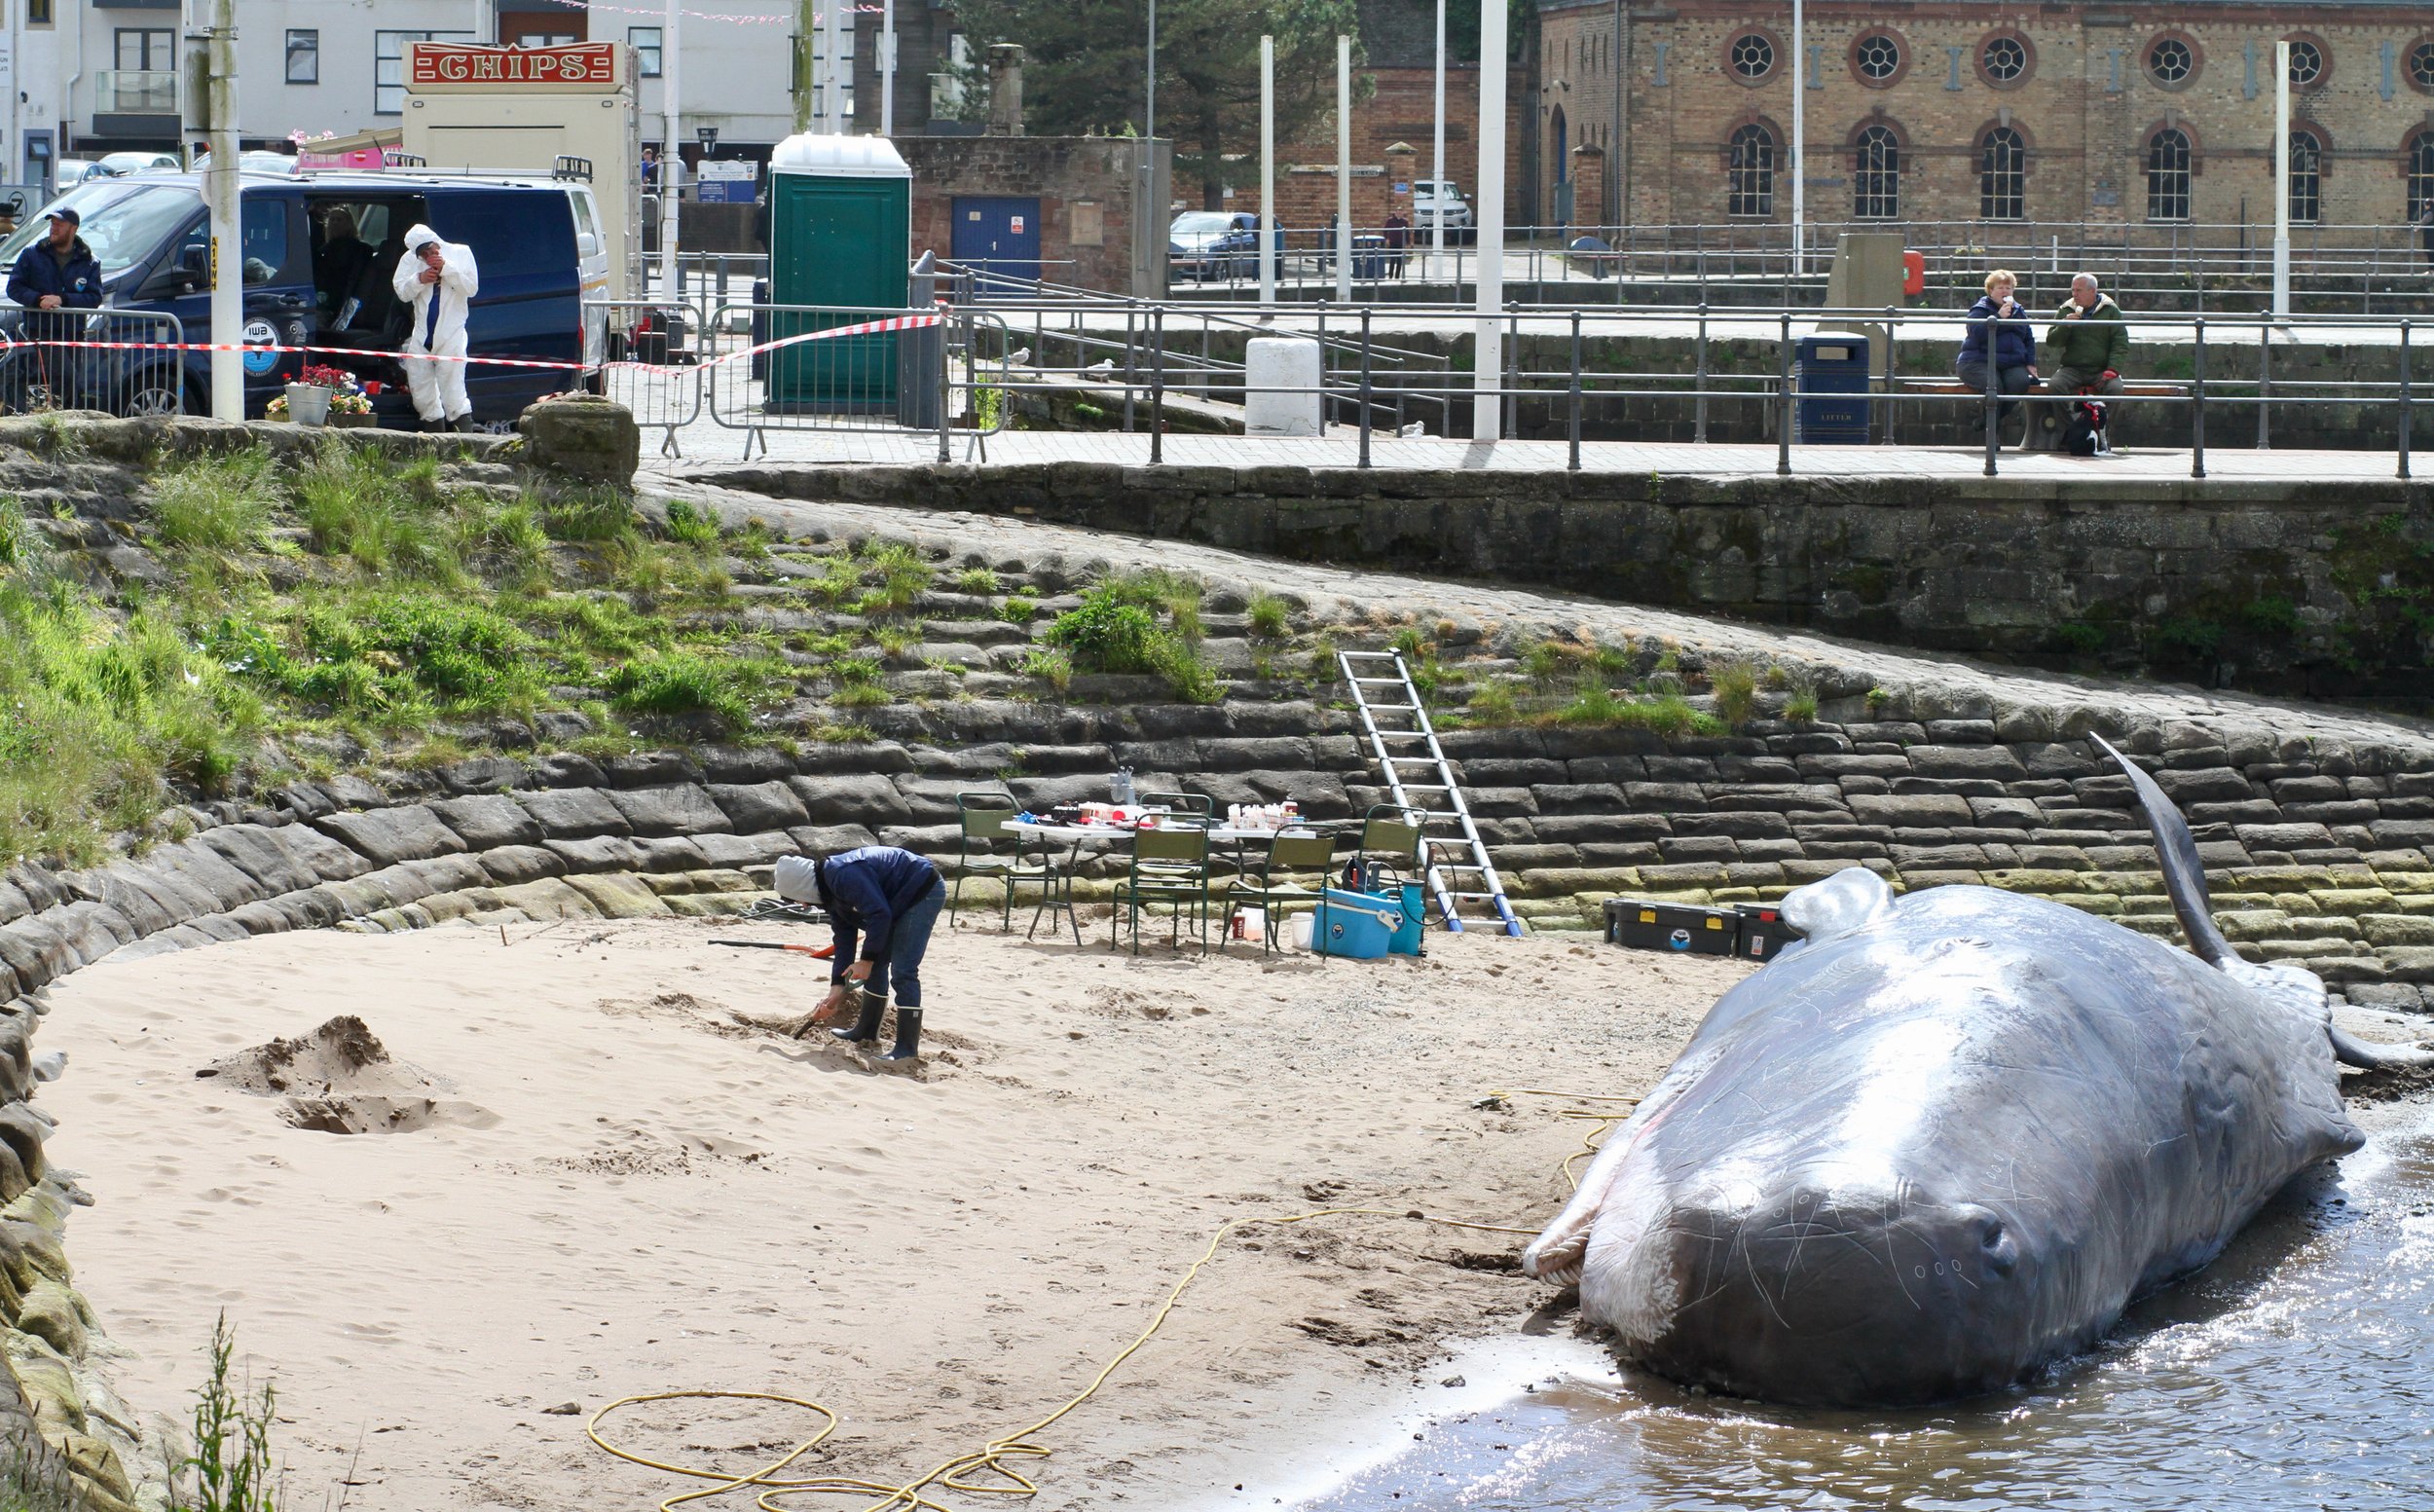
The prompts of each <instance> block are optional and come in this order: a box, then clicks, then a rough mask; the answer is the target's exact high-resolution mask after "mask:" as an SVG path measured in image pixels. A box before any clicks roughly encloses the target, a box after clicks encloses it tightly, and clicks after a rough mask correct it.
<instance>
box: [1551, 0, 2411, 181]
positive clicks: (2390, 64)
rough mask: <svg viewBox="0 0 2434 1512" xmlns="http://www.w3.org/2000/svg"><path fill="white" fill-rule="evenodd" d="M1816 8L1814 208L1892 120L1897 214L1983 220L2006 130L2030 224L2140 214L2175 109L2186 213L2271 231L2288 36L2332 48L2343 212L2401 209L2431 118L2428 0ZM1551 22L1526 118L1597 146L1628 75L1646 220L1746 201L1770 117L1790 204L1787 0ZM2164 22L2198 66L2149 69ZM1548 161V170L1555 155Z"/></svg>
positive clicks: (2328, 134)
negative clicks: (2001, 54) (1998, 67)
mask: <svg viewBox="0 0 2434 1512" xmlns="http://www.w3.org/2000/svg"><path fill="white" fill-rule="evenodd" d="M1807 25H1808V38H1807V41H1808V44H1809V47H1810V49H1811V52H1812V62H1811V73H1810V88H1809V90H1808V92H1807V93H1808V105H1807V109H1808V133H1807V134H1808V148H1809V153H1810V160H1809V197H1808V198H1809V213H1810V215H1811V217H1812V218H1813V219H1817V220H1842V219H1846V218H1849V217H1850V216H1851V215H1852V214H1853V212H1854V208H1855V206H1854V203H1853V191H1854V184H1853V178H1854V165H1853V153H1852V149H1851V144H1852V142H1853V141H1854V139H1855V137H1856V136H1857V135H1858V134H1859V133H1860V132H1862V130H1864V129H1867V128H1868V127H1871V126H1881V127H1884V128H1886V129H1889V130H1890V131H1891V132H1892V134H1893V136H1894V138H1895V140H1896V141H1897V142H1898V143H1899V147H1900V150H1901V160H1902V161H1901V176H1900V186H1899V206H1898V216H1899V219H1902V220H1906V221H1913V222H1915V221H1919V220H1972V219H1975V218H1977V217H1978V216H1979V214H1980V209H1981V205H1980V188H1981V185H1980V161H1979V158H1980V146H1981V143H1982V142H1983V140H1984V138H1985V135H1986V133H1987V132H1988V130H1989V129H1994V128H1998V127H2003V128H2009V129H2014V130H2016V131H2018V132H2019V133H2020V136H2021V138H2022V141H2023V144H2024V146H2025V148H2026V166H2025V179H2024V184H2023V188H2024V204H2023V209H2024V211H2025V214H2026V216H2027V218H2029V219H2033V220H2051V221H2072V220H2081V219H2089V220H2096V221H2111V220H2121V219H2127V220H2130V221H2143V220H2145V219H2147V210H2148V204H2147V173H2146V167H2147V152H2148V143H2149V140H2150V138H2151V136H2152V135H2153V133H2154V132H2155V131H2156V130H2157V129H2158V128H2162V127H2167V126H2168V127H2171V128H2173V129H2179V130H2182V131H2184V132H2186V134H2187V135H2188V136H2189V138H2190V141H2191V144H2192V147H2193V149H2194V157H2193V163H2192V168H2193V172H2192V174H2191V178H2190V205H2189V209H2190V217H2191V218H2192V219H2194V220H2197V221H2200V222H2213V223H2234V224H2235V223H2238V222H2239V221H2240V220H2241V219H2242V217H2243V214H2244V216H2245V219H2246V221H2247V223H2248V224H2250V225H2252V226H2260V227H2269V226H2270V225H2271V223H2272V219H2273V203H2272V195H2273V189H2272V173H2273V44H2274V42H2275V40H2276V39H2277V38H2281V37H2285V36H2299V37H2304V38H2305V39H2306V40H2308V41H2310V42H2312V43H2313V44H2315V45H2316V46H2317V47H2318V48H2319V49H2320V50H2321V53H2322V55H2323V57H2324V58H2325V60H2326V62H2327V64H2328V66H2327V67H2325V69H2324V70H2323V73H2322V76H2321V77H2320V78H2319V79H2318V80H2317V81H2316V82H2315V83H2314V84H2313V85H2312V86H2310V87H2308V88H2305V89H2302V90H2295V91H2294V98H2293V116H2294V119H2295V120H2296V121H2297V122H2298V123H2300V124H2301V125H2303V126H2305V127H2308V128H2310V129H2313V130H2314V131H2315V132H2316V133H2317V134H2318V136H2319V137H2320V138H2321V139H2322V140H2323V142H2324V144H2325V147H2326V152H2325V158H2324V172H2323V181H2322V197H2323V210H2322V219H2323V220H2325V221H2326V222H2329V223H2343V224H2371V225H2379V226H2387V227H2388V226H2396V225H2398V224H2400V223H2401V222H2402V221H2403V220H2404V218H2405V217H2406V212H2407V209H2408V200H2407V193H2408V185H2407V179H2406V177H2405V174H2404V172H2403V159H2404V154H2405V153H2406V151H2407V149H2408V147H2409V145H2410V143H2411V141H2412V139H2413V138H2414V137H2415V135H2416V133H2417V132H2419V131H2421V130H2425V129H2434V89H2429V88H2428V87H2427V86H2423V85H2420V84H2419V83H2418V82H2417V81H2416V78H2415V75H2414V73H2413V70H2412V67H2411V59H2412V55H2413V54H2414V53H2415V51H2416V48H2417V47H2418V46H2419V45H2420V44H2423V43H2426V42H2428V41H2434V13H2428V12H2427V11H2426V10H2425V9H2424V8H2422V7H2410V6H2404V5H2387V4H2357V5H2343V4H2318V5H2288V4H2286V5H2280V6H2272V5H2262V6H2257V7H2253V8H2242V9H2239V10H2236V11H2234V10H2231V9H2230V8H2224V9H2223V11H2222V12H2221V13H2220V15H2219V16H2218V15H2215V14H2209V13H2208V12H2206V11H2202V10H2200V11H2195V12H2192V11H2190V10H2188V9H2186V8H2178V7H2171V6H2164V5H2150V4H2116V5H2111V6H2105V7H2098V6H2093V5H2077V4H2056V5H2046V6H2042V7H2030V6H2016V7H2014V6H2005V5H1981V4H1950V3H1947V4H1940V5H1937V4H1920V5H1916V6H1912V7H1904V8H1902V9H1900V10H1899V11H1898V12H1897V11H1891V10H1887V9H1885V8H1883V7H1878V6H1872V5H1865V4H1845V3H1837V0H1818V3H1816V4H1813V5H1811V6H1810V7H1809V8H1808V14H1807ZM1539 30H1540V35H1539V39H1538V57H1537V63H1538V69H1539V73H1540V80H1541V88H1540V91H1539V95H1538V98H1537V99H1536V100H1534V101H1533V102H1532V112H1531V119H1530V127H1531V129H1534V130H1536V131H1537V132H1538V133H1539V137H1540V140H1541V141H1542V142H1545V143H1547V144H1548V145H1549V147H1550V149H1551V146H1552V140H1553V124H1554V119H1555V117H1554V112H1555V111H1556V110H1557V109H1559V108H1560V109H1562V110H1563V111H1564V112H1565V120H1566V123H1567V128H1568V129H1569V133H1570V140H1571V141H1572V142H1573V143H1577V142H1580V141H1583V140H1587V141H1598V140H1599V139H1600V135H1601V134H1602V133H1604V131H1605V130H1606V129H1607V126H1606V123H1607V122H1608V120H1609V115H1610V111H1611V108H1612V100H1613V92H1614V90H1615V88H1616V86H1617V85H1618V84H1621V85H1625V86H1627V94H1628V110H1627V113H1626V114H1627V121H1626V129H1625V133H1624V134H1625V137H1626V139H1627V140H1626V143H1625V151H1624V152H1623V154H1622V156H1621V158H1620V161H1619V162H1618V165H1617V166H1618V170H1619V172H1620V174H1621V176H1622V178H1623V179H1624V180H1625V181H1626V182H1627V183H1628V185H1629V189H1628V208H1629V213H1630V215H1631V217H1632V218H1633V220H1634V221H1635V222H1637V223H1640V224H1657V223H1673V224H1690V223H1694V222H1702V223H1714V222H1719V221H1723V220H1726V219H1728V218H1729V217H1728V214H1727V210H1728V205H1727V203H1726V172H1725V151H1726V143H1727V141H1728V140H1729V139H1730V137H1731V135H1732V133H1733V131H1734V130H1735V129H1738V128H1740V127H1743V126H1747V125H1752V124H1762V125H1764V126H1766V127H1767V128H1768V129H1769V130H1770V131H1772V132H1773V133H1774V136H1775V140H1776V143H1777V149H1778V154H1779V158H1778V172H1777V175H1776V181H1775V196H1774V204H1773V215H1772V218H1773V219H1775V220H1787V219H1789V211H1790V193H1789V190H1790V183H1789V166H1788V160H1789V145H1790V124H1791V123H1790V110H1791V77H1790V67H1791V63H1792V58H1791V51H1792V45H1791V39H1790V36H1789V24H1788V21H1787V18H1786V13H1785V12H1784V10H1783V8H1781V7H1779V6H1755V5H1748V4H1734V3H1702V0H1687V3H1683V4H1679V5H1675V6H1672V7H1669V8H1667V9H1666V10H1664V11H1662V12H1656V11H1644V10H1643V11H1641V12H1640V13H1639V14H1638V15H1636V16H1627V18H1626V21H1625V34H1624V36H1623V37H1622V38H1620V39H1617V37H1616V35H1615V16H1614V10H1613V7H1612V6H1611V5H1610V4H1609V3H1605V0H1550V3H1549V4H1548V5H1547V7H1546V9H1545V10H1544V11H1543V12H1542V14H1541V17H1540V21H1539ZM1874 34H1882V35H1885V36H1887V37H1889V38H1890V39H1891V40H1892V41H1893V42H1894V43H1895V45H1896V49H1897V51H1896V55H1895V58H1894V62H1893V68H1892V72H1891V74H1890V76H1889V77H1887V78H1885V79H1883V80H1878V81H1870V80H1867V79H1864V78H1863V77H1862V73H1861V70H1860V67H1859V63H1858V59H1857V57H1856V55H1855V52H1856V48H1857V45H1859V44H1861V43H1862V41H1863V40H1865V39H1866V38H1867V37H1868V36H1870V35H1874ZM1747 36H1756V37H1759V38H1761V39H1763V40H1764V42H1765V43H1766V45H1767V46H1768V47H1769V48H1770V49H1771V51H1772V54H1773V62H1772V66H1771V68H1768V69H1766V70H1764V71H1763V72H1762V73H1761V76H1760V77H1758V78H1755V79H1745V78H1743V77H1742V76H1741V75H1740V74H1739V73H1737V72H1736V71H1735V69H1734V67H1733V65H1732V49H1733V46H1734V43H1735V41H1736V39H1738V38H1742V37H1747ZM2166 37H2170V38H2174V39H2176V40H2179V41H2181V42H2183V43H2185V44H2186V45H2187V46H2188V48H2189V55H2190V57H2191V59H2192V61H2193V63H2194V68H2193V70H2192V71H2191V73H2190V75H2189V76H2188V77H2187V78H2186V79H2184V80H2181V81H2179V82H2178V83H2177V84H2171V83H2167V82H2166V81H2164V80H2161V79H2159V78H2158V77H2157V75H2156V74H2155V73H2154V72H2153V71H2151V69H2150V68H2149V67H2148V66H2147V63H2148V60H2149V59H2150V57H2151V55H2152V54H2153V50H2154V48H2155V46H2156V44H2157V42H2159V41H2161V40H2163V39H2165V38H2166ZM1999 38H2000V39H2007V40H2008V41H2009V42H2010V43H2011V44H2015V45H2016V46H2017V48H2018V50H2019V51H2018V54H2017V55H2018V56H2019V57H2020V58H2021V59H2022V60H2023V66H2022V67H2021V69H2020V71H2019V73H2018V75H2017V76H2016V77H2015V78H2012V79H2010V80H2004V79H2002V78H2001V77H2000V76H1999V73H1998V72H1997V71H1995V70H1991V69H1990V68H1989V66H1988V63H1989V61H1990V59H1989V56H1988V54H1987V48H1988V45H1989V44H1990V43H1993V42H1995V41H1996V40H1997V39H1999ZM1541 158H1542V160H1544V161H1542V166H1541V168H1540V171H1541V173H1542V174H1544V175H1547V176H1548V183H1549V185H1550V186H1551V183H1552V174H1553V171H1554V169H1553V166H1552V159H1551V155H1550V154H1541ZM1545 198H1548V199H1550V200H1551V195H1548V196H1545Z"/></svg>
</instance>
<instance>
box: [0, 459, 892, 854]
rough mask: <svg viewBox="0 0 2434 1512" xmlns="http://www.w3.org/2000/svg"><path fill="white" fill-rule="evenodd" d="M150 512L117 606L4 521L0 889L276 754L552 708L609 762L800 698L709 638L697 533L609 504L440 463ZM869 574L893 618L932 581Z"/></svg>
mask: <svg viewBox="0 0 2434 1512" xmlns="http://www.w3.org/2000/svg"><path fill="white" fill-rule="evenodd" d="M147 505H148V518H146V519H145V520H144V521H143V522H142V524H141V525H140V526H139V527H138V529H137V530H136V531H135V532H134V533H133V540H134V543H135V544H139V545H141V546H143V547H146V548H148V549H149V550H150V551H151V552H152V554H153V555H154V556H155V557H156V558H157V560H158V561H159V563H160V564H161V567H162V569H163V571H162V572H158V573H156V574H153V576H154V581H153V584H152V585H151V586H150V587H148V588H146V587H141V586H138V585H137V584H135V583H127V584H124V585H122V587H121V589H120V591H119V592H118V594H117V596H116V598H115V599H112V598H109V597H105V596H104V595H103V594H101V593H99V592H97V591H96V590H95V589H94V588H92V587H91V586H89V585H88V583H87V581H86V580H85V579H86V576H87V575H88V574H86V573H80V572H77V571H74V570H73V568H74V564H73V563H71V562H70V561H69V559H67V558H66V557H65V556H64V555H63V554H61V553H58V552H55V551H54V550H53V549H52V548H51V547H49V546H48V545H47V544H46V539H47V538H46V535H45V533H44V531H43V530H41V529H40V528H39V522H35V521H31V520H28V519H27V518H26V515H25V512H24V510H23V508H22V507H21V506H20V505H19V504H18V503H17V502H16V501H15V500H13V499H9V498H0V863H5V862H6V861H7V860H9V859H11V858H15V857H18V856H24V855H33V854H43V855H57V856H62V857H65V858H67V859H70V860H75V861H91V860H93V859H95V858H97V857H98V856H99V855H100V854H101V853H102V850H103V849H104V846H103V840H104V838H105V837H106V836H107V835H108V834H110V833H112V832H114V831H122V830H134V829H139V828H141V827H142V826H144V825H145V824H146V823H147V822H149V821H151V820H152V819H153V818H154V817H155V816H156V815H158V814H159V812H160V811H161V810H162V808H163V807H165V806H166V805H167V804H169V803H171V802H174V801H175V794H176V793H181V792H183V793H203V794H205V795H209V794H214V793H222V792H225V791H228V789H229V787H230V785H231V783H232V780H233V779H235V778H236V777H237V776H238V774H239V773H240V771H243V770H245V769H246V768H247V766H248V763H252V762H257V761H259V760H260V759H262V757H263V756H264V754H265V753H266V752H270V753H274V754H275V753H276V752H277V742H278V741H279V740H280V739H281V738H282V737H286V736H293V735H305V736H310V735H313V734H316V733H326V734H331V735H345V736H348V737H350V738H351V739H353V740H354V741H356V742H357V743H358V744H361V745H364V746H367V747H395V746H398V745H399V744H401V743H411V742H413V741H415V740H417V739H419V738H422V737H424V736H426V735H428V734H429V733H430V732H432V731H434V730H436V729H438V728H440V727H442V726H443V725H445V724H446V723H447V722H448V721H469V720H478V719H483V718H485V717H499V716H505V717H514V718H529V717H530V716H532V715H534V714H535V713H536V712H539V711H542V710H545V709H552V708H558V709H586V710H592V711H596V712H597V713H599V714H601V715H605V716H607V717H608V722H609V723H611V724H613V725H615V726H616V727H615V728H614V729H612V730H604V731H603V732H602V734H603V737H604V739H608V740H611V741H614V740H620V739H629V738H637V737H641V736H645V735H647V734H648V733H649V730H648V728H647V726H649V725H651V724H652V723H653V722H654V721H680V720H681V721H682V728H683V730H684V731H685V732H687V733H690V734H693V735H696V736H718V737H734V736H739V735H745V734H748V733H749V732H750V731H751V729H752V726H753V723H754V720H755V718H756V715H757V714H758V713H759V712H760V711H762V710H764V709H766V708H768V707H769V706H770V705H772V704H773V703H775V702H776V701H777V700H779V699H782V698H784V697H786V696H788V695H789V694H790V693H791V691H792V689H793V679H794V677H795V676H796V669H795V668H793V667H792V666H790V665H789V664H788V662H787V660H786V659H785V657H783V656H782V655H780V654H779V653H778V650H777V648H776V647H774V646H771V645H762V644H760V643H758V642H757V641H756V639H755V638H753V637H751V636H745V635H739V634H736V633H735V632H734V631H733V630H732V629H731V628H730V627H727V626H725V625H723V624H722V623H720V621H719V615H718V614H717V613H715V612H713V610H715V609H716V608H718V607H719V606H720V605H721V604H723V601H724V598H725V595H726V591H727V589H728V587H729V586H730V583H729V581H728V578H727V574H726V571H725V568H724V566H723V561H724V557H723V555H722V542H721V540H720V536H719V531H718V529H717V527H716V526H715V524H711V525H709V527H708V528H707V529H705V523H704V520H703V519H702V518H701V517H693V518H688V519H686V520H683V521H680V522H678V526H679V530H678V531H677V532H676V533H674V534H673V535H670V534H665V533H663V534H661V535H653V534H652V533H650V532H648V531H647V530H646V529H645V525H644V522H643V521H642V520H641V518H640V517H639V516H638V515H637V514H636V513H635V511H634V509H633V506H632V504H631V502H630V501H629V500H628V499H627V498H624V497H623V496H622V495H619V494H616V493H614V492H613V491H608V490H556V489H541V490H532V489H527V490H517V491H510V490H506V489H501V488H498V487H497V486H496V485H493V486H488V487H451V486H449V485H448V484H447V483H446V482H445V480H444V478H443V475H442V470H441V467H440V465H439V463H438V462H437V461H435V460H431V459H424V460H421V461H409V462H404V463H399V462H397V461H394V460H392V459H387V458H383V457H380V456H377V455H375V454H372V453H369V452H361V451H354V450H350V449H346V448H343V447H339V446H332V447H330V448H328V449H327V450H325V451H323V452H321V453H320V454H318V455H317V456H314V457H312V458H310V459H309V460H307V461H305V462H304V463H303V464H302V465H298V466H289V467H281V466H279V465H278V464H277V463H276V462H275V461H273V460H272V459H271V458H270V457H269V456H268V455H266V454H264V453H261V452H240V453H237V454H235V455H232V456H224V457H216V458H209V459H204V460H200V461H190V462H187V463H184V464H182V465H179V466H176V467H173V468H169V469H166V470H164V471H162V472H160V473H159V474H157V475H156V476H155V477H154V479H153V480H152V487H151V490H150V494H149V498H148V501H147ZM764 549H765V548H764ZM864 566H865V564H856V572H857V575H858V576H859V575H860V574H861V572H862V570H863V568H864ZM870 566H871V567H872V568H873V569H874V570H873V571H872V572H871V573H870V575H872V576H875V577H877V578H878V579H879V581H878V585H877V588H876V590H875V591H877V592H878V593H880V594H881V595H883V596H885V597H887V598H889V599H891V600H894V601H896V602H898V603H901V604H909V603H910V602H911V599H912V597H913V596H915V595H917V594H918V593H919V591H920V587H921V585H923V584H926V582H927V580H928V575H927V570H926V569H924V568H921V567H920V565H919V564H918V562H917V561H916V562H904V561H898V560H890V561H888V562H885V563H879V564H871V565H870ZM594 722H595V723H596V724H597V723H600V722H601V720H599V719H595V721H594ZM266 742H269V743H270V744H266ZM438 744H439V746H440V747H441V748H442V749H444V747H445V742H439V743H438Z"/></svg>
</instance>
